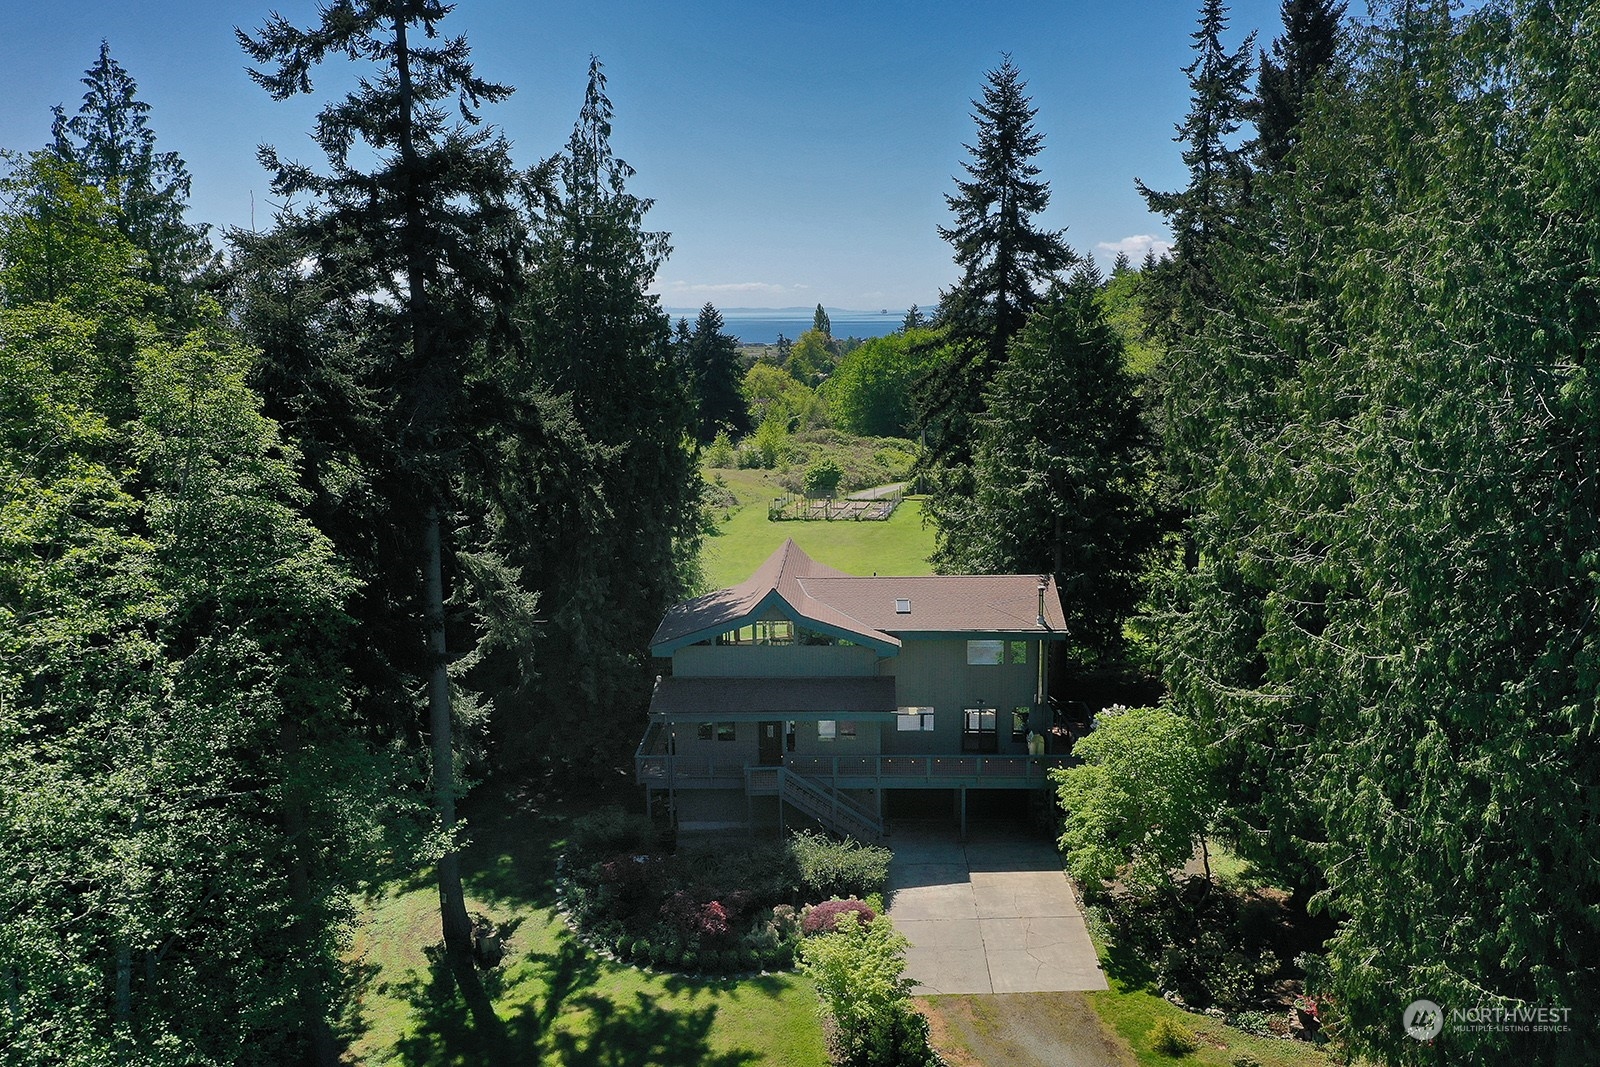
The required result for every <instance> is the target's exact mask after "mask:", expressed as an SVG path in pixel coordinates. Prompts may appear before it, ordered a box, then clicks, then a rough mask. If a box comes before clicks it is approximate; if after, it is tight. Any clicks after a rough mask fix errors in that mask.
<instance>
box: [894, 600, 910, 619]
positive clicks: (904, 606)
mask: <svg viewBox="0 0 1600 1067" xmlns="http://www.w3.org/2000/svg"><path fill="white" fill-rule="evenodd" d="M894 613H895V614H896V615H910V614H911V601H909V600H907V599H906V598H905V597H901V598H900V599H898V600H896V601H895V602H894Z"/></svg>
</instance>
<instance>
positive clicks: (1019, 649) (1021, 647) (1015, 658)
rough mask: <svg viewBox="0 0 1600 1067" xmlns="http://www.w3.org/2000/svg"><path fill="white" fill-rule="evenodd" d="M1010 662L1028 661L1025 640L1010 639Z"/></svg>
mask: <svg viewBox="0 0 1600 1067" xmlns="http://www.w3.org/2000/svg"><path fill="white" fill-rule="evenodd" d="M1011 662H1012V663H1026V662H1028V642H1026V641H1012V642H1011Z"/></svg>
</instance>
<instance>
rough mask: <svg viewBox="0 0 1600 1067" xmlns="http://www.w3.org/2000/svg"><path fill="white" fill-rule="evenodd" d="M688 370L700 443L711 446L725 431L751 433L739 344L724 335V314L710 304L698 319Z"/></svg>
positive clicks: (692, 340)
mask: <svg viewBox="0 0 1600 1067" xmlns="http://www.w3.org/2000/svg"><path fill="white" fill-rule="evenodd" d="M689 367H690V370H691V371H692V373H693V374H694V383H695V397H696V399H697V401H698V404H699V409H700V443H701V444H707V443H709V442H710V441H711V440H712V439H713V438H715V437H716V436H717V434H718V433H719V432H721V431H723V430H727V431H728V432H730V433H731V434H733V435H734V436H738V435H740V434H744V433H748V432H749V431H750V416H749V412H748V411H747V410H746V408H745V402H744V397H743V396H742V395H741V394H740V392H739V343H738V342H737V341H735V340H734V339H733V338H732V337H729V336H728V335H727V334H725V333H723V332H722V313H721V312H719V311H718V310H717V309H716V308H715V307H713V306H712V305H711V304H710V303H707V304H706V306H705V307H703V308H701V309H700V315H699V317H698V318H696V319H695V323H694V335H693V336H692V337H691V339H690V341H689Z"/></svg>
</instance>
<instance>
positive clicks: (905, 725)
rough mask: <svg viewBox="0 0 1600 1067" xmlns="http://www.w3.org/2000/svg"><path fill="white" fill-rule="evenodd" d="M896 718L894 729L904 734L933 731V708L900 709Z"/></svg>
mask: <svg viewBox="0 0 1600 1067" xmlns="http://www.w3.org/2000/svg"><path fill="white" fill-rule="evenodd" d="M899 711H900V713H899V714H898V715H896V716H895V717H894V728H895V729H896V730H899V731H901V732H902V733H907V732H912V731H918V730H924V731H931V730H932V729H933V709H932V708H900V709H899Z"/></svg>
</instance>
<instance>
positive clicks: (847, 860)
mask: <svg viewBox="0 0 1600 1067" xmlns="http://www.w3.org/2000/svg"><path fill="white" fill-rule="evenodd" d="M889 858H890V853H889V850H888V849H885V848H879V847H876V846H866V845H859V844H856V843H855V842H849V841H836V840H833V839H831V838H828V837H825V836H823V835H820V834H810V833H796V834H793V835H791V837H790V838H789V839H788V840H787V841H785V842H783V843H770V844H764V843H759V842H749V843H739V844H737V845H735V846H733V847H729V845H727V844H722V843H719V844H715V845H702V846H685V847H682V848H679V849H677V850H667V849H665V848H663V847H662V846H661V845H660V844H659V842H658V841H657V839H656V836H655V832H654V829H653V827H652V826H651V824H650V823H649V822H648V820H645V819H643V818H641V817H637V816H629V815H625V814H623V813H622V812H621V811H619V810H612V809H608V810H604V811H600V812H596V813H594V814H592V815H589V816H585V817H584V818H582V819H579V820H575V822H574V825H573V829H572V833H571V834H570V836H569V840H568V842H567V848H566V851H565V854H564V856H563V863H562V875H561V878H560V882H559V885H558V892H559V894H560V899H561V902H562V906H563V909H564V911H565V912H566V915H567V917H568V920H569V922H570V923H571V924H572V926H573V928H574V930H575V931H576V932H577V933H578V934H579V936H580V937H582V938H583V939H584V940H585V941H587V942H588V943H589V944H590V945H592V946H594V947H595V948H596V949H599V950H602V951H605V952H607V953H609V954H611V955H612V956H614V957H616V958H617V959H619V960H622V961H626V962H629V963H633V964H635V965H636V966H641V967H649V968H652V969H655V970H664V971H676V972H682V973H688V974H740V973H748V972H754V971H781V970H788V969H790V968H792V967H793V966H794V964H795V959H796V951H797V948H798V945H799V942H800V939H801V937H802V936H804V935H805V934H807V933H815V932H817V931H819V930H823V929H831V928H832V921H833V919H834V918H835V917H836V916H837V914H838V913H839V912H840V911H843V910H854V911H857V912H858V913H863V912H864V915H863V918H864V919H867V920H870V919H871V917H872V915H874V914H876V913H877V912H880V911H882V901H881V897H879V898H878V899H875V900H872V901H871V902H870V903H869V902H868V901H866V900H862V899H852V898H865V897H873V896H876V895H879V894H881V893H882V892H883V889H884V886H885V884H886V883H887V880H888V867H889Z"/></svg>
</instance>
